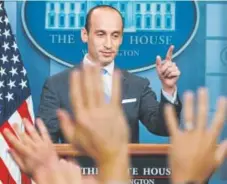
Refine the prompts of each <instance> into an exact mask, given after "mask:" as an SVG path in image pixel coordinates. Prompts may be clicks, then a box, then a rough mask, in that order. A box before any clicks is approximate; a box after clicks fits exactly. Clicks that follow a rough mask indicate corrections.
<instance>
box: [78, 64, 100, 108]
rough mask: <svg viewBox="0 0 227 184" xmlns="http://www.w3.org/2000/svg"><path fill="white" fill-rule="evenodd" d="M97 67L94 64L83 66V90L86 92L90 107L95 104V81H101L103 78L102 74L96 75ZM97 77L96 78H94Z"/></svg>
mask: <svg viewBox="0 0 227 184" xmlns="http://www.w3.org/2000/svg"><path fill="white" fill-rule="evenodd" d="M94 73H95V69H94V67H93V66H90V65H84V67H83V75H82V76H83V85H84V88H83V90H84V91H83V92H84V94H85V99H86V102H87V103H86V105H87V107H88V108H93V107H94V106H95V97H94V94H95V85H96V84H94V82H95V81H96V82H99V83H100V81H99V80H101V79H100V78H101V77H100V74H99V75H94ZM94 78H95V79H94Z"/></svg>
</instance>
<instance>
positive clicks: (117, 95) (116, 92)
mask: <svg viewBox="0 0 227 184" xmlns="http://www.w3.org/2000/svg"><path fill="white" fill-rule="evenodd" d="M120 101H121V82H120V72H119V71H115V72H114V75H113V85H112V97H111V103H112V104H113V105H115V106H120V105H121V103H120Z"/></svg>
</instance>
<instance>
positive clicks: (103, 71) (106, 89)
mask: <svg viewBox="0 0 227 184" xmlns="http://www.w3.org/2000/svg"><path fill="white" fill-rule="evenodd" d="M107 74H108V71H107V70H106V69H104V68H103V69H102V75H103V78H104V77H106V76H105V75H107ZM103 85H104V86H103V88H104V95H105V100H106V102H108V103H109V102H110V94H108V86H107V84H106V82H105V80H104V79H103Z"/></svg>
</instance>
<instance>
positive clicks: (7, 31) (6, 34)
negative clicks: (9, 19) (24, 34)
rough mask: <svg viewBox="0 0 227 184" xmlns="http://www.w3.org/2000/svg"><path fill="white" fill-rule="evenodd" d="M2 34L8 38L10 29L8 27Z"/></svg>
mask: <svg viewBox="0 0 227 184" xmlns="http://www.w3.org/2000/svg"><path fill="white" fill-rule="evenodd" d="M2 34H3V35H4V36H5V38H6V39H7V38H8V36H10V33H9V29H8V30H7V29H5V31H4V33H2Z"/></svg>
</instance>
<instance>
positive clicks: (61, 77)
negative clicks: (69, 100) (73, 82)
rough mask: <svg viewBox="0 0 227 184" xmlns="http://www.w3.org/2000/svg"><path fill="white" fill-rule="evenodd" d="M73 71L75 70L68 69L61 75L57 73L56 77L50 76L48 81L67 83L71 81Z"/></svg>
mask: <svg viewBox="0 0 227 184" xmlns="http://www.w3.org/2000/svg"><path fill="white" fill-rule="evenodd" d="M72 70H73V68H69V69H66V70H64V71H62V72H59V73H57V74H54V75H52V76H50V77H49V78H48V79H47V81H49V82H58V83H59V82H64V81H65V82H66V81H68V79H69V74H70V72H71V71H72Z"/></svg>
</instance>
